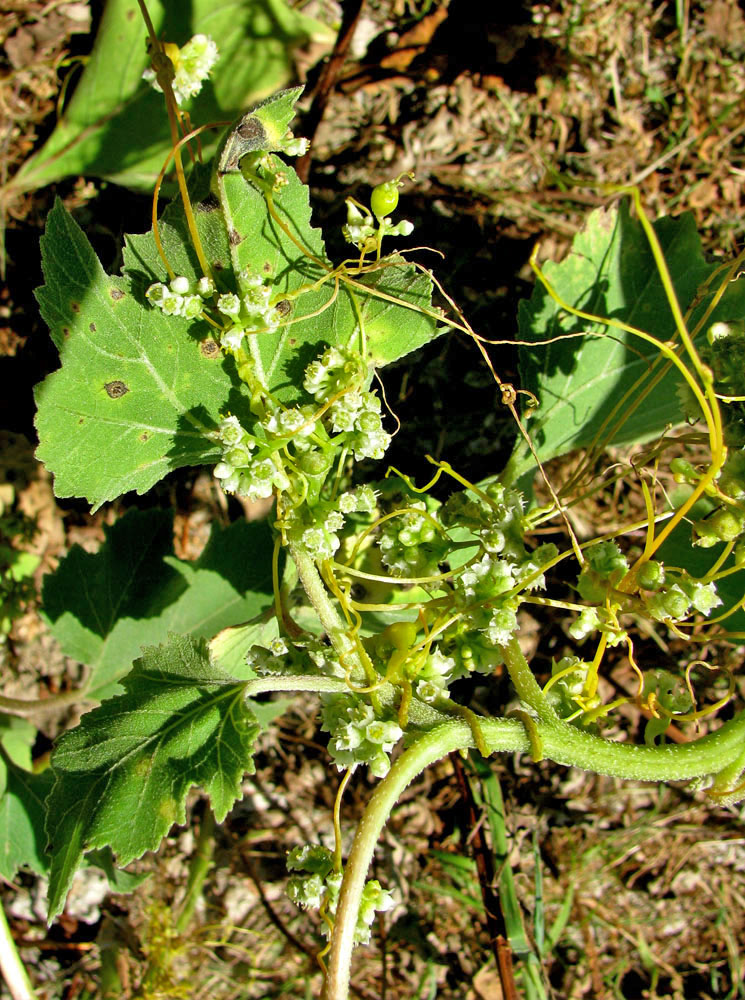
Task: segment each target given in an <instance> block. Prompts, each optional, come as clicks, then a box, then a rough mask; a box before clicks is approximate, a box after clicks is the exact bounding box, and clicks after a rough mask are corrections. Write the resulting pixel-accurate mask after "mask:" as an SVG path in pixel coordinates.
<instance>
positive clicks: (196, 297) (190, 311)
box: [145, 275, 215, 319]
mask: <svg viewBox="0 0 745 1000" xmlns="http://www.w3.org/2000/svg"><path fill="white" fill-rule="evenodd" d="M214 293H215V285H214V283H213V281H212V279H211V278H200V279H199V281H197V282H196V283H195V282H192V281H190V280H189V279H188V278H187V277H185V276H184V275H177V276H176V277H175V278H173V279H172V281H171V282H170V284H168V285H164V284H163V282H162V281H156V282H155V284H153V285H150V287H149V288H148V290H147V291H146V292H145V296H146V298H147V300H148V302H150V303H151V304H152V305H154V306H155V307H156V308H158V309H160V310H161V311H162V312H164V313H165V314H166V316H183V317H184V318H185V319H196V318H197V317H198V316H200V315H201V313H202V310H203V309H204V301H205V299H211V298H212V296H213V295H214Z"/></svg>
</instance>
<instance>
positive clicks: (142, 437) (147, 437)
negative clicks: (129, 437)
mask: <svg viewBox="0 0 745 1000" xmlns="http://www.w3.org/2000/svg"><path fill="white" fill-rule="evenodd" d="M149 440H150V435H149V434H148V432H147V431H143V432H142V434H140V441H142V442H145V441H149Z"/></svg>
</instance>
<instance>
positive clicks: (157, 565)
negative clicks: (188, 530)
mask: <svg viewBox="0 0 745 1000" xmlns="http://www.w3.org/2000/svg"><path fill="white" fill-rule="evenodd" d="M104 532H105V536H106V537H105V541H104V543H103V545H102V546H101V548H100V550H99V551H98V552H96V553H88V552H85V551H84V550H83V549H82V548H81V547H80V546H77V545H76V546H73V548H72V549H71V550H70V552H69V553H68V554H67V556H66V557H65V558H64V559H63V560H62V561H61V562H60V564H59V566H58V568H57V569H56V570H55V572H54V573H50V574H48V575H47V576H45V577H44V583H43V592H42V597H43V604H44V615H45V618H46V620H47V621H48V623H49V625H50V627H51V630H52V633H53V635H54V636H55V638H56V639H57V640H58V641H59V643H60V645H61V646H62V649H63V651H64V653H65V654H66V655H67V656H70V657H72V658H73V659H75V660H78V661H79V662H81V663H85V664H87V665H88V667H89V668H90V674H89V677H88V681H87V685H86V688H85V696H86V697H88V698H93V699H101V698H105V697H108V696H110V695H111V694H114V693H115V692H116V691H118V690H121V689H120V688H119V687H118V685H117V682H118V681H119V679H120V678H121V677H123V676H124V674H126V673H127V672H128V671H129V670H130V668H131V665H132V661H133V660H134V659H135V657H137V656H139V655H140V652H141V650H142V647H143V646H146V645H157V644H158V643H160V642H163V641H164V640H165V639H166V637H167V635H168V633H169V632H179V633H182V634H190V635H192V636H203V637H205V638H210V637H211V636H213V635H214V634H215V633H216V632H219V631H220V630H221V629H225V628H228V627H229V626H232V625H237V624H238V623H239V622H245V621H247V620H250V619H253V618H255V617H256V616H257V615H258V614H259V613H260V612H261V611H262V610H263V609H264V608H265V607H267V606H268V605H269V604H270V603H271V601H272V576H271V552H272V539H271V533H270V531H269V528H268V525H267V524H265V523H263V522H258V521H254V522H250V523H249V522H245V521H241V522H237V523H236V524H233V525H230V526H229V527H228V528H224V529H223V528H221V527H220V526H219V525H217V524H215V525H213V526H212V533H211V535H210V539H209V541H208V543H207V545H206V547H205V549H204V551H203V552H202V554H201V555H200V557H199V558H198V559H196V560H195V561H194V562H189V561H185V560H181V559H176V558H175V557H174V555H173V515H172V513H171V512H170V511H164V510H148V511H136V510H132V511H128V512H127V513H126V514H125V515H124V517H122V518H119V520H118V521H116V522H115V523H114V524H113V525H112V526H111V527H108V526H105V527H104ZM244 653H245V650H244ZM231 672H232V671H231ZM241 676H242V675H241Z"/></svg>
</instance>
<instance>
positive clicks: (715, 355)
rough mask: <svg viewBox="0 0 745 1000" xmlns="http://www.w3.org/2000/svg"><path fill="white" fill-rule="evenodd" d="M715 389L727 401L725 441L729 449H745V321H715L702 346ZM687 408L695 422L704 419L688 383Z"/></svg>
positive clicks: (681, 391)
mask: <svg viewBox="0 0 745 1000" xmlns="http://www.w3.org/2000/svg"><path fill="white" fill-rule="evenodd" d="M699 351H700V355H701V360H702V361H703V363H704V364H705V365H706V366H707V367H708V368H709V370H710V371H711V374H712V377H713V383H714V388H715V389H716V391H717V393H718V395H719V397H720V399H721V400H722V401H723V402H724V404H725V405H724V407H723V410H722V416H723V418H724V440H725V443H726V445H727V447H728V448H733V449H735V448H736V449H738V450H739V449H742V448H745V400H744V399H743V397H745V321H743V320H732V321H730V322H727V323H724V322H717V323H712V325H711V326H710V327H709V329H708V330H707V331H706V342H705V343H704V344H702V345H701V347H700V348H699ZM678 394H679V396H680V399H681V402H682V404H683V410H684V412H685V415H686V417H687V418H688V419H689V420H691V421H696V420H699V419H700V418H701V407H700V406H699V404H698V401H697V400H696V398H695V396H694V395H693V393H692V392H691V390H690V388H689V387H688V385H687V384H685V383H684V384H683V385H682V386H681V387H680V388H679V390H678Z"/></svg>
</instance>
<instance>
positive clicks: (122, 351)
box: [36, 202, 248, 509]
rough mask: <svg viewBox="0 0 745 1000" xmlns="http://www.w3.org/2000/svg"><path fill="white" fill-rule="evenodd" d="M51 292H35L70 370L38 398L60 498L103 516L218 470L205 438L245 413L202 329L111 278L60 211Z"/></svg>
mask: <svg viewBox="0 0 745 1000" xmlns="http://www.w3.org/2000/svg"><path fill="white" fill-rule="evenodd" d="M42 259H43V268H44V276H45V279H46V284H44V285H43V286H42V287H41V288H40V289H38V291H37V298H38V301H39V305H40V307H41V312H42V316H43V317H44V319H45V321H46V323H47V324H48V326H49V328H50V332H51V336H52V340H53V341H54V343H55V345H56V346H57V348H58V349H59V351H60V357H61V360H62V368H61V369H60V370H59V371H56V372H53V373H52V374H51V375H49V376H48V377H47V378H46V379H45V380H44V382H42V383H41V385H40V386H38V387H37V390H36V400H37V406H38V413H37V418H36V426H37V429H38V432H39V440H40V442H41V444H40V446H39V450H38V452H37V457H38V458H39V459H40V461H42V462H44V464H45V465H46V466H47V468H48V469H50V471H52V472H53V473H54V475H55V492H56V494H57V496H63V497H67V496H79V497H85V498H86V499H87V500H89V501H90V503H91V504H92V505H93V507H94V509H95V508H98V507H99V506H100V505H101V504H102V503H104V502H105V501H107V500H113V499H114V498H115V497H118V496H120V495H121V494H122V493H126V492H127V491H129V490H136V491H137V492H138V493H144V492H146V491H147V490H148V489H150V487H151V486H153V485H154V484H155V483H157V482H158V481H159V480H160V479H162V478H163V476H164V475H166V473H168V472H170V471H172V470H173V469H177V468H180V467H182V466H184V465H200V464H202V463H204V462H208V461H210V460H211V459H212V460H214V459H215V458H216V457H217V454H218V449H217V448H216V446H215V445H214V443H213V442H212V441H211V440H210V438H209V437H208V436H207V435H208V434H209V432H210V430H211V429H213V428H214V427H215V426H216V423H217V420H218V419H219V416H220V413H221V412H222V411H223V410H225V409H230V410H231V411H232V412H234V413H237V414H240V413H241V412H245V411H247V408H248V403H247V399H246V396H245V394H244V392H243V388H242V384H241V383H240V381H239V380H238V378H237V376H236V375H235V369H234V366H232V365H231V363H230V362H229V361H228V359H225V358H224V357H222V356H221V355H220V353H219V352H217V355H215V354H213V353H210V352H206V351H205V350H204V344H205V342H209V341H211V336H210V333H209V327H208V325H207V324H206V323H205V322H204V321H203V320H198V321H195V322H191V323H190V322H189V321H188V320H185V319H182V318H181V317H174V316H166V315H164V314H163V313H162V312H161V311H160V310H157V309H153V308H151V307H150V306H149V304H147V303H146V301H145V300H144V296H143V289H142V286H141V285H138V284H137V283H131V282H130V281H129V280H128V279H127V278H126V277H124V278H115V277H109V276H108V275H107V274H106V273H105V272H104V270H103V268H102V267H101V265H100V263H99V261H98V258H97V257H96V255H95V253H94V252H93V249H92V248H91V246H90V244H89V243H88V240H87V239H86V237H85V236H84V235H83V233H82V232H81V230H80V229H79V228H78V226H77V224H76V223H75V222H74V220H73V219H72V217H71V216H70V215H69V213H68V212H67V211H66V210H65V209H64V208H63V206H62V204H61V203H60V202H58V203H57V204H56V205H55V207H54V209H53V210H52V212H51V214H50V216H49V219H48V221H47V229H46V233H45V235H44V237H43V238H42Z"/></svg>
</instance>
